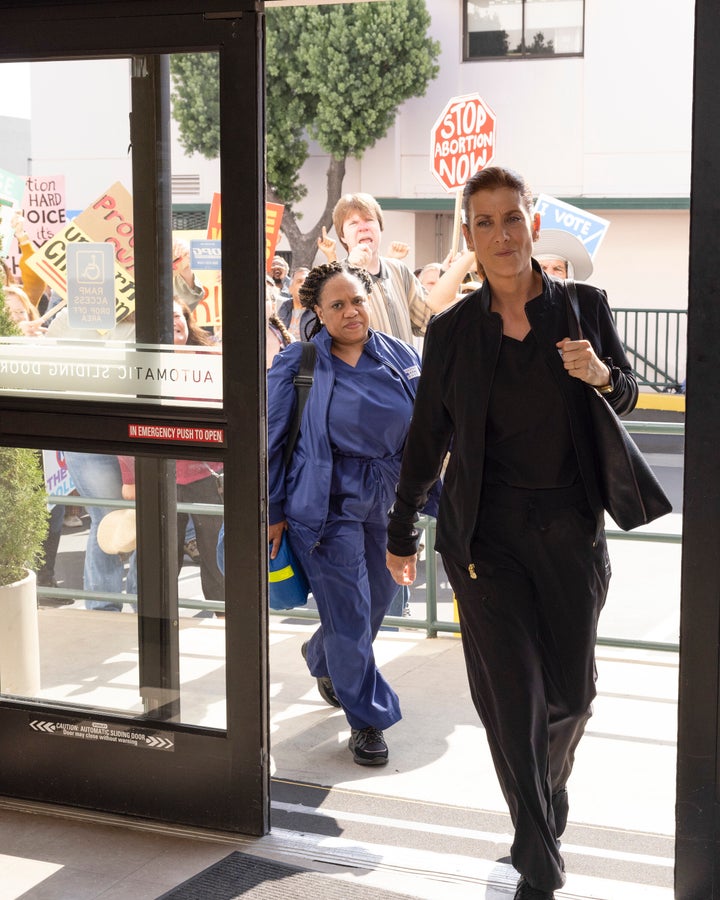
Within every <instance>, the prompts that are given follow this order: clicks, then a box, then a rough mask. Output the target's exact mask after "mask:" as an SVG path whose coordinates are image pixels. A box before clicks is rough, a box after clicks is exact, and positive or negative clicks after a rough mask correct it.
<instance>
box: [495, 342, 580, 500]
mask: <svg viewBox="0 0 720 900" xmlns="http://www.w3.org/2000/svg"><path fill="white" fill-rule="evenodd" d="M579 477H580V472H579V468H578V463H577V456H576V454H575V450H574V447H573V442H572V436H571V433H570V423H569V420H568V414H567V410H566V409H565V404H564V402H563V399H562V396H561V394H560V389H559V388H558V385H557V383H556V381H555V379H554V377H553V374H552V372H551V371H550V369H549V367H548V366H547V364H546V363H545V361H544V360H543V356H542V353H541V352H540V348H539V346H538V343H537V340H536V338H535V336H534V334H533V333H532V331H530V332H528V334H527V336H526V337H525V339H524V340H522V341H518V340H515V339H514V338H511V337H507V336H505V335H503V339H502V344H501V347H500V354H499V357H498V362H497V367H496V369H495V376H494V379H493V383H492V389H491V391H490V402H489V407H488V417H487V424H486V449H485V470H484V480H485V482H486V483H487V484H505V485H511V486H512V487H518V488H530V489H536V488H557V487H569V486H570V485H572V484H575V482H576V481H578V479H579Z"/></svg>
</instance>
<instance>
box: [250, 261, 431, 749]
mask: <svg viewBox="0 0 720 900" xmlns="http://www.w3.org/2000/svg"><path fill="white" fill-rule="evenodd" d="M370 288H371V281H370V276H369V275H368V273H367V272H365V270H363V269H358V268H355V267H352V266H347V267H344V266H342V265H341V264H340V263H330V264H329V265H322V266H318V267H316V268H314V269H313V270H312V271H311V272H310V273H309V274H308V276H307V278H306V280H305V282H304V284H303V287H302V288H301V290H300V298H301V301H302V303H303V305H304V306H306V307H307V308H308V309H311V310H312V311H313V312H314V313H315V315H316V316H317V319H318V321H317V324H316V328H315V333H314V336H313V337H312V340H313V342H314V343H315V347H316V360H315V368H314V373H313V385H312V388H311V389H310V393H309V396H308V400H307V404H306V406H305V409H304V411H303V416H302V420H301V425H300V432H299V435H298V439H297V442H296V444H295V448H294V451H293V454H292V457H291V459H290V461H289V463H288V465H287V469H286V468H285V465H284V463H283V458H284V453H285V444H286V441H287V438H288V432H289V429H290V425H291V422H292V419H293V413H294V410H295V403H296V392H295V386H294V383H293V378H294V376H295V375H296V374H297V372H298V369H299V365H300V356H301V344H300V343H299V342H298V343H295V344H291V345H290V346H289V347H287V348H286V349H285V350H283V351H282V352H281V353H279V354H278V356H277V357H276V358H275V360H274V362H273V365H272V368H271V369H270V371H269V372H268V423H269V424H268V441H269V447H268V455H269V491H270V504H269V506H270V510H269V521H270V526H269V531H268V538H269V541H270V544H271V548H270V555H271V556H272V557H275V555H276V554H277V551H278V548H279V544H280V540H281V538H282V536H283V532H284V531H286V530H287V535H286V537H287V538H289V540H290V543H291V545H292V548H293V550H294V551H295V554H296V555H297V557H298V559H299V561H300V563H301V565H302V567H303V569H304V570H305V573H306V574H307V577H308V581H309V582H310V587H311V590H312V593H313V596H314V597H315V601H316V603H317V607H318V611H319V614H320V623H321V625H320V628H319V629H318V630H317V631H316V632H315V633H314V634H313V636H312V637H311V638H310V640H309V641H308V642H307V644H305V645H303V655H304V656H305V659H306V660H307V664H308V668H309V670H310V673H311V674H312V675H313V676H314V677H315V678H317V679H318V688H319V689H320V692H321V695H322V696H323V698H324V699H325V700H326V701H327V702H329V703H331V704H332V705H338V706H341V707H342V709H343V710H344V712H345V715H346V717H347V720H348V723H349V725H350V729H351V733H350V740H349V743H348V746H349V748H350V750H351V752H352V754H353V759H354V761H355V762H356V763H358V764H359V765H365V766H379V765H385V764H386V763H387V761H388V748H387V744H386V742H385V739H384V736H383V730H384V729H386V728H389V727H390V726H391V725H394V724H395V722H397V721H399V719H400V718H401V712H400V704H399V701H398V697H397V694H396V693H395V691H394V690H393V689H392V688H391V687H390V685H389V684H388V682H387V681H386V680H385V678H384V677H383V675H382V674H381V672H380V671H379V670H378V668H377V665H376V663H375V657H374V654H373V646H372V645H373V640H374V639H375V636H376V634H377V632H378V629H379V627H380V624H381V622H382V619H383V616H384V615H385V613H386V612H387V609H388V606H389V604H390V602H391V600H392V599H393V596H394V595H395V593H396V591H397V585H396V584H395V582H394V580H393V578H392V576H391V575H390V573H389V572H388V571H387V567H386V565H385V549H386V529H387V521H388V516H387V511H388V509H389V507H390V503H391V502H392V499H393V496H394V489H395V483H396V481H397V478H398V475H399V472H400V458H401V455H402V450H403V447H404V444H405V438H406V436H407V431H408V427H409V424H410V418H411V415H412V408H413V401H414V398H415V389H416V385H417V381H418V378H419V375H420V359H419V356H418V354H417V352H416V351H415V349H414V348H413V347H411V346H409V345H408V344H406V343H404V342H403V341H401V340H399V339H397V338H394V337H391V336H390V335H387V334H382V333H380V332H374V331H372V330H371V329H370V328H369V324H368V322H369V320H368V299H367V295H368V292H369V290H370Z"/></svg>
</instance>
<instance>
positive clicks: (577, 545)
mask: <svg viewBox="0 0 720 900" xmlns="http://www.w3.org/2000/svg"><path fill="white" fill-rule="evenodd" d="M531 210H532V195H531V193H530V190H529V188H528V187H527V185H526V184H525V182H524V180H523V179H522V177H521V176H520V175H518V174H517V173H515V172H512V171H511V170H509V169H503V168H499V167H489V168H486V169H483V170H481V171H480V172H478V173H476V174H475V175H473V176H472V177H471V178H470V180H469V181H468V182H467V184H466V186H465V190H464V214H465V221H466V224H465V225H464V227H463V231H464V234H465V239H466V241H467V245H468V247H469V248H470V249H472V250H473V251H474V252H475V255H476V257H477V263H478V266H479V267H482V271H484V274H485V281H484V283H483V286H482V288H481V289H480V290H477V291H475V292H473V293H471V294H469V295H467V296H466V297H465V298H464V299H463V300H461V301H460V302H459V303H457V304H456V305H455V306H454V307H452V308H451V309H448V310H447V312H445V313H444V314H442V315H440V316H438V317H437V318H436V319H435V320H433V322H432V324H431V326H430V328H429V329H428V335H427V338H426V344H425V356H424V368H423V373H422V377H421V379H420V385H419V389H418V394H417V399H416V402H415V408H414V412H413V420H412V424H411V427H410V432H409V436H408V439H407V443H406V447H405V452H404V455H403V461H402V469H401V473H400V479H399V483H398V486H397V498H396V501H395V505H394V507H393V509H392V510H391V513H390V525H389V529H388V534H389V539H388V554H387V561H388V567H389V569H390V571H391V572H392V574H393V577H394V578H395V580H396V581H397V582H398V583H399V584H409V583H412V581H413V580H414V578H415V571H416V547H417V540H418V532H417V529H416V528H415V524H414V523H415V522H416V520H417V516H418V512H419V510H420V509H421V508H422V506H423V504H424V503H425V500H426V498H427V494H428V491H429V489H430V486H431V485H432V484H433V482H434V480H435V478H436V477H437V473H438V472H439V471H440V468H441V466H442V465H443V462H444V460H445V457H446V454H447V452H448V450H450V458H449V463H448V466H447V470H446V474H445V480H444V486H443V494H442V498H441V504H440V512H439V514H438V525H437V541H436V547H437V549H438V550H439V551H440V553H441V555H442V558H443V562H444V565H445V570H446V572H447V574H448V577H449V579H450V583H451V584H452V587H453V591H454V593H455V596H456V597H457V602H458V609H459V615H460V628H461V632H462V640H463V648H464V652H465V658H466V663H467V670H468V678H469V682H470V688H471V694H472V697H473V701H474V703H475V706H476V708H477V711H478V713H479V715H480V718H481V719H482V721H483V724H484V726H485V729H486V733H487V739H488V743H489V745H490V750H491V752H492V756H493V761H494V763H495V768H496V772H497V774H498V777H499V780H500V784H501V786H502V790H503V793H504V795H505V798H506V800H507V803H508V806H509V809H510V815H511V817H512V821H513V825H514V828H515V836H514V841H513V844H512V850H511V858H512V863H513V865H514V867H515V868H516V869H517V871H518V872H520V873H521V878H520V881H519V882H518V886H517V890H516V893H515V900H552V898H553V897H554V896H555V895H554V890H555V889H557V888H560V887H561V886H562V885H563V884H564V883H565V871H564V869H565V865H564V862H563V859H562V857H561V855H560V849H559V838H560V836H561V835H562V833H563V830H564V828H565V824H566V820H567V816H568V797H567V787H566V786H567V781H568V778H569V776H570V772H571V770H572V765H573V760H574V755H575V749H576V747H577V744H578V741H579V740H580V737H581V736H582V733H583V731H584V728H585V723H586V722H587V719H588V718H589V716H590V714H591V706H590V704H591V702H592V700H593V698H594V696H595V664H594V648H595V640H596V632H597V621H598V616H599V613H600V610H601V609H602V606H603V604H604V602H605V596H606V592H607V587H608V582H609V577H610V563H609V560H608V555H607V545H606V540H605V533H604V512H603V507H602V502H601V499H600V491H599V486H598V483H597V474H596V468H595V461H594V453H595V444H594V435H593V433H592V431H591V423H590V421H589V415H588V409H587V396H586V390H587V385H592V386H593V387H596V388H597V389H598V390H599V391H600V392H602V393H603V396H604V397H605V399H606V400H607V402H608V403H610V405H611V406H612V407H613V408H614V409H615V410H616V412H618V413H626V412H629V411H630V410H631V409H632V408H633V407H634V405H635V403H636V400H637V383H636V381H635V378H634V376H633V374H632V371H631V369H630V365H629V363H628V360H627V358H626V356H625V352H624V350H623V346H622V343H621V341H620V338H619V337H618V334H617V331H616V330H615V325H614V323H613V317H612V314H611V312H610V308H609V306H608V303H607V298H606V296H605V293H604V292H603V291H600V290H598V289H596V288H593V287H589V286H586V285H583V284H579V285H578V295H579V300H580V307H581V311H582V331H583V334H584V335H585V339H583V340H577V341H573V340H571V339H570V338H569V337H568V336H567V335H568V316H567V310H566V297H565V288H564V285H563V284H561V283H559V282H558V281H556V280H555V279H553V278H549V277H548V276H547V275H545V274H544V273H543V272H542V270H541V269H540V267H539V265H538V263H537V262H535V261H534V260H533V259H532V258H531V257H532V253H533V245H534V241H535V240H536V239H537V237H538V233H539V223H540V219H539V216H537V215H536V216H533V215H532V212H531Z"/></svg>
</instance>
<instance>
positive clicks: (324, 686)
mask: <svg viewBox="0 0 720 900" xmlns="http://www.w3.org/2000/svg"><path fill="white" fill-rule="evenodd" d="M307 645H308V642H307V641H305V643H304V644H303V645H302V647H301V648H300V652H301V653H302V657H303V659H304V660H305V661H306V662H307ZM315 680H316V681H317V689H318V694H320V696H321V697H322V698H323V700H324V701H325V702H326V703H327V704H328V705H329V706H336V707H337V708H338V709H341V708H342V703H340V701H339V700H338V698H337V694H336V693H335V688H334V687H333V683H332V679H331V678H329V677H328V676H327V675H321V676H320V678H316V679H315Z"/></svg>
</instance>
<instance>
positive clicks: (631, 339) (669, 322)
mask: <svg viewBox="0 0 720 900" xmlns="http://www.w3.org/2000/svg"><path fill="white" fill-rule="evenodd" d="M612 312H613V316H614V318H615V324H616V326H617V330H618V333H619V334H620V337H621V339H622V341H623V343H624V345H625V350H626V352H627V355H628V358H629V360H630V364H631V365H632V367H633V369H634V370H635V374H636V375H637V379H638V383H639V384H641V385H647V386H648V387H651V388H654V389H655V390H656V391H663V392H680V391H681V390H682V383H683V381H684V378H683V377H681V373H682V371H683V368H684V365H685V347H686V342H687V310H684V309H613V311H612Z"/></svg>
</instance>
